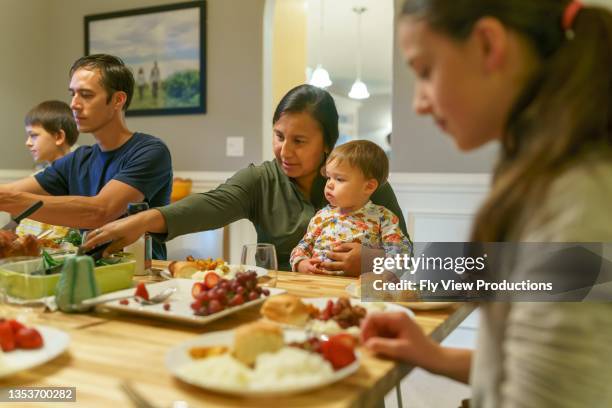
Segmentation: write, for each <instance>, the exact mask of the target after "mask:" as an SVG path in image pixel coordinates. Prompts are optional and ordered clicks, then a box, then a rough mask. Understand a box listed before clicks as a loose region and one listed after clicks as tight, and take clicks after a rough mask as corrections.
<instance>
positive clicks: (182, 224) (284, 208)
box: [158, 160, 408, 270]
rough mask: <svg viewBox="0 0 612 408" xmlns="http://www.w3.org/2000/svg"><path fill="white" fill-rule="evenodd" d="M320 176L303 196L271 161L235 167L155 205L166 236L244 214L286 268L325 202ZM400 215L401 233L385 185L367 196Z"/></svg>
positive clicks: (203, 228)
mask: <svg viewBox="0 0 612 408" xmlns="http://www.w3.org/2000/svg"><path fill="white" fill-rule="evenodd" d="M324 188H325V178H323V177H322V176H317V178H316V179H315V181H314V184H313V187H312V191H311V197H310V199H308V198H307V197H304V195H303V194H302V193H301V191H300V190H299V188H298V186H297V185H296V184H295V182H294V181H293V180H292V179H290V178H289V177H287V175H286V174H285V173H284V172H283V171H282V169H281V168H280V167H279V166H278V163H277V162H276V160H272V161H266V162H264V163H262V164H261V165H259V166H255V165H253V164H251V165H250V166H248V167H246V168H244V169H242V170H240V171H238V172H237V173H236V174H234V176H232V177H231V178H230V179H228V180H227V181H226V182H225V183H224V184H221V185H220V186H219V187H217V188H216V189H214V190H211V191H208V192H206V193H201V194H193V195H191V196H188V197H186V198H184V199H182V200H180V201H178V202H176V203H174V204H171V205H168V206H165V207H161V208H158V210H159V211H161V213H162V215H163V216H164V218H165V219H166V224H167V227H168V235H167V236H166V237H165V239H166V240H170V239H172V238H174V237H177V236H179V235H183V234H189V233H192V232H198V231H206V230H212V229H217V228H221V227H223V226H225V225H228V224H230V223H232V222H234V221H237V220H240V219H243V218H246V219H248V220H250V221H251V222H252V223H253V224H254V225H255V229H256V231H257V241H258V242H268V243H271V244H274V246H275V247H276V252H277V256H278V263H279V265H278V266H279V269H280V270H291V267H290V266H289V255H290V254H291V250H292V249H293V248H294V247H295V246H296V245H297V244H298V242H300V239H302V237H303V236H304V234H305V233H306V229H307V228H308V223H309V221H310V219H311V218H312V217H313V216H314V215H315V213H316V212H317V211H318V210H320V209H321V208H323V207H324V206H325V205H327V201H326V199H325V195H324ZM371 200H372V202H373V203H374V204H378V205H382V206H384V207H386V208H388V209H389V210H391V211H392V212H393V213H395V214H396V215H397V216H398V217H399V219H400V228H401V229H402V231H403V232H404V234H406V235H408V232H407V231H406V223H405V221H404V217H403V214H402V211H401V209H400V207H399V204H398V203H397V199H396V197H395V194H394V193H393V190H392V188H391V186H390V185H389V183H385V184H384V185H382V186H381V187H380V188H379V189H378V190H377V191H376V192H375V193H374V194H373V195H372V197H371Z"/></svg>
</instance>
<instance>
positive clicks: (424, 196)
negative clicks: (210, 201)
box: [0, 170, 490, 263]
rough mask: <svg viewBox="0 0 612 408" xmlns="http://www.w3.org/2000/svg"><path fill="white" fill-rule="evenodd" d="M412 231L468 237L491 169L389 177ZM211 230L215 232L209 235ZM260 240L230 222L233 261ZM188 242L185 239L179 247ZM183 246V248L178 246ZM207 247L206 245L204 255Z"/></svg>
mask: <svg viewBox="0 0 612 408" xmlns="http://www.w3.org/2000/svg"><path fill="white" fill-rule="evenodd" d="M30 174H31V172H30V171H27V170H0V183H7V182H10V181H14V180H17V179H19V178H22V177H27V176H28V175H30ZM232 174H233V173H231V172H182V171H181V172H176V173H175V176H176V177H181V178H190V179H192V180H193V192H195V193H199V192H204V191H208V190H211V189H213V188H215V187H217V186H218V185H219V184H221V183H223V182H224V181H225V180H226V179H228V178H229V177H231V175H232ZM390 182H391V185H392V186H393V189H394V191H395V194H396V195H397V199H398V201H399V204H400V207H401V208H402V211H403V213H404V217H405V219H406V223H407V225H408V231H409V233H410V235H411V237H412V239H413V240H414V241H420V242H436V241H437V242H443V241H448V242H452V241H464V240H466V239H467V237H468V236H469V232H470V225H471V222H472V219H473V216H474V213H475V212H476V210H477V209H478V206H479V205H480V203H481V202H482V200H483V198H484V196H485V194H486V193H487V191H488V188H489V187H488V186H489V183H490V176H489V175H488V174H449V173H393V174H391V176H390ZM200 234H205V235H206V236H199V237H198V235H199V234H194V239H198V241H200V242H210V240H211V239H212V240H214V241H216V240H220V239H222V234H221V233H220V230H217V231H210V232H206V233H200ZM211 235H212V236H211ZM256 241H257V235H256V233H255V228H253V225H252V224H251V223H250V222H249V221H247V220H241V221H238V222H235V223H233V224H232V225H231V226H230V248H229V253H230V259H229V260H230V262H231V263H237V262H239V261H240V254H241V251H242V245H244V244H246V243H253V242H256ZM182 246H185V247H190V246H188V245H187V244H184V245H182V244H181V245H179V247H182ZM213 246H214V248H210V250H211V251H213V252H215V253H214V254H213V253H211V254H210V256H217V252H219V246H218V245H213ZM179 249H180V248H179ZM206 250H208V248H206V249H204V248H202V252H201V253H202V254H203V253H205V252H206Z"/></svg>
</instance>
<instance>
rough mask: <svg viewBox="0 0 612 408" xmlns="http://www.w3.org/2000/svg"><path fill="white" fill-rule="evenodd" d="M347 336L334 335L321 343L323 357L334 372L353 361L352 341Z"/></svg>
mask: <svg viewBox="0 0 612 408" xmlns="http://www.w3.org/2000/svg"><path fill="white" fill-rule="evenodd" d="M346 336H350V335H347V334H344V333H343V334H336V335H334V336H331V337H330V338H329V340H327V341H324V342H322V343H321V351H322V352H323V357H325V359H326V360H327V361H329V362H330V363H331V365H332V367H334V370H339V369H341V368H343V367H346V366H347V365H349V364H351V363H352V362H353V361H355V359H356V357H355V352H354V346H353V344H354V341H353V340H349V339H348V338H347V337H346Z"/></svg>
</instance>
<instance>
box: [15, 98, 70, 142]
mask: <svg viewBox="0 0 612 408" xmlns="http://www.w3.org/2000/svg"><path fill="white" fill-rule="evenodd" d="M24 122H25V125H26V126H42V127H43V129H45V130H46V131H47V132H49V133H59V132H60V131H61V130H63V131H64V134H65V135H66V144H67V145H68V146H72V145H74V144H75V143H76V141H77V139H78V137H79V131H78V129H77V125H76V122H75V121H74V117H73V116H72V110H71V109H70V106H68V104H66V103H65V102H62V101H45V102H41V103H39V104H38V105H36V106H35V107H33V108H32V109H30V111H29V112H28V113H27V114H26V117H25V119H24Z"/></svg>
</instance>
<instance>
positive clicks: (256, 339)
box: [233, 321, 284, 366]
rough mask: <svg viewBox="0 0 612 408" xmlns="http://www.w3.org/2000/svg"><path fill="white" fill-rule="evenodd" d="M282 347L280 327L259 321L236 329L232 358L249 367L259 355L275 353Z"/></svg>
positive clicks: (282, 340)
mask: <svg viewBox="0 0 612 408" xmlns="http://www.w3.org/2000/svg"><path fill="white" fill-rule="evenodd" d="M283 346H284V339H283V331H282V330H281V328H280V326H278V325H276V324H273V323H269V322H264V321H259V322H254V323H250V324H245V325H242V326H240V327H238V328H237V329H236V332H235V335H234V350H233V356H234V358H236V360H238V361H240V362H241V363H243V364H245V365H249V366H250V365H252V364H254V363H255V360H256V359H257V356H259V355H260V354H263V353H275V352H277V351H278V350H280V349H281V348H283Z"/></svg>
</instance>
